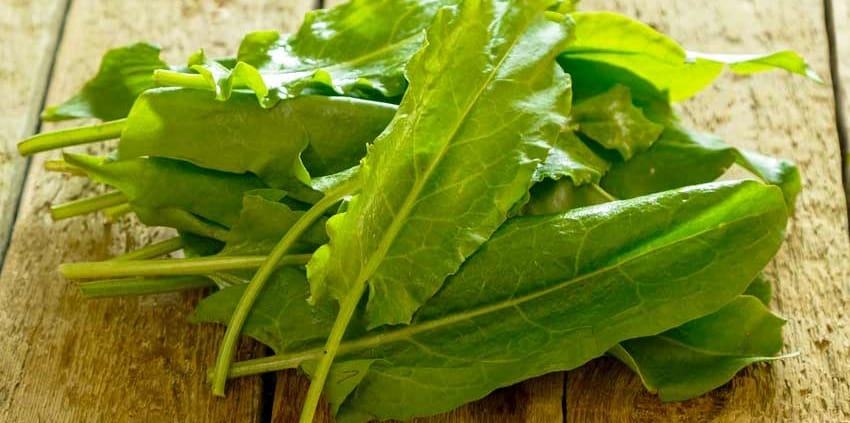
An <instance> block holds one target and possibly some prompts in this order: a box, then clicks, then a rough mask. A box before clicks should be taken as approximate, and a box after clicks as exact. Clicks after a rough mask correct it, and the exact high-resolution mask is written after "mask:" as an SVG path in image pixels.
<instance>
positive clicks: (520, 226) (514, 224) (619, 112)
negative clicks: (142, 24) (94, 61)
mask: <svg viewBox="0 0 850 423" xmlns="http://www.w3.org/2000/svg"><path fill="white" fill-rule="evenodd" d="M575 3H576V2H575V1H553V0H539V1H538V0H534V1H531V2H528V1H518V0H466V1H462V2H460V1H457V0H386V1H380V2H376V1H368V0H354V1H352V2H350V3H346V4H343V5H341V6H338V7H336V8H333V9H329V10H324V11H315V12H311V13H310V14H308V15H307V17H306V18H305V22H304V24H303V25H302V26H301V28H300V29H299V30H298V31H297V32H296V33H295V34H280V33H277V32H275V31H261V32H253V33H249V34H248V35H246V36H245V38H244V39H243V41H242V43H241V45H240V46H239V51H238V52H237V54H235V55H233V56H230V57H229V58H225V59H211V58H208V57H207V56H206V54H205V52H204V50H202V49H201V50H198V51H197V52H196V53H195V54H193V55H192V56H191V57H189V58H188V61H187V64H186V66H168V65H166V64H165V63H164V62H162V60H161V59H160V58H159V50H158V48H156V47H153V46H150V45H147V44H135V45H131V46H127V47H123V48H119V49H115V50H112V51H109V52H107V54H106V55H105V56H104V59H103V63H102V64H101V68H100V71H99V72H98V74H97V75H96V76H95V77H94V78H93V79H92V80H91V81H89V82H88V83H87V84H86V86H85V87H84V88H83V89H82V91H81V92H80V93H79V94H78V95H76V96H75V97H73V98H72V99H70V100H68V101H67V102H65V103H63V104H61V105H59V106H56V107H53V108H50V109H48V110H47V111H45V119H50V120H58V119H69V118H75V117H81V118H91V117H94V118H99V119H108V120H109V121H107V122H102V123H98V124H94V125H90V126H82V127H78V128H71V129H64V130H60V131H55V132H50V133H45V134H39V135H36V136H34V137H31V138H30V139H27V140H24V141H23V142H21V143H20V144H19V151H20V152H21V153H22V154H24V155H30V154H34V153H37V152H42V151H47V150H52V149H60V148H65V147H71V146H76V145H82V144H87V143H93V142H99V141H106V140H111V139H118V140H119V141H118V144H117V145H118V147H117V151H115V152H114V153H111V154H108V155H106V156H104V157H93V156H86V155H78V154H66V155H65V156H64V157H65V159H64V160H50V161H47V162H46V164H45V167H46V168H47V169H48V170H51V171H57V172H64V173H66V174H68V175H69V176H70V177H84V178H86V177H87V178H89V179H91V180H93V181H95V182H99V183H104V184H106V185H109V186H111V187H112V188H114V190H112V191H108V192H106V193H105V194H101V195H98V196H94V197H90V198H82V199H78V200H74V201H71V202H69V203H65V204H58V205H52V206H51V209H50V211H51V214H52V216H53V217H54V218H55V219H62V218H69V217H74V216H79V215H82V214H86V213H91V212H97V211H101V212H103V214H104V215H105V216H106V218H107V219H109V220H116V219H120V218H121V217H122V216H124V215H125V214H128V213H135V214H136V215H138V216H139V218H140V220H141V221H142V222H143V223H145V224H148V225H158V226H168V227H171V228H174V229H176V230H178V231H179V233H180V236H179V237H177V238H174V239H172V240H168V241H165V242H163V243H157V244H153V245H150V246H147V247H144V248H141V249H139V250H137V251H134V252H131V253H128V254H126V255H123V256H119V257H116V258H115V259H114V260H109V261H105V262H90V263H66V264H63V265H62V266H61V267H60V272H61V273H62V274H63V275H64V276H65V277H67V278H69V279H73V280H81V281H83V282H81V283H80V285H79V286H80V289H81V291H82V292H83V293H84V294H85V295H87V296H91V297H102V296H116V295H141V294H152V293H159V292H173V291H181V290H186V289H200V288H214V289H216V288H217V289H218V291H217V292H215V293H213V294H212V295H210V296H209V297H207V298H206V299H205V300H203V301H202V302H201V303H200V304H199V306H198V308H197V311H196V316H195V318H194V320H195V321H197V322H219V323H224V324H226V325H227V330H226V332H225V336H224V338H223V340H222V343H221V345H220V350H219V355H218V358H217V359H216V364H215V367H214V369H213V370H212V371H211V381H212V385H213V394H215V395H223V394H224V388H225V381H226V379H227V378H228V377H238V376H242V375H247V374H254V373H260V372H265V371H273V370H279V369H283V368H292V367H300V368H301V369H302V370H303V371H305V372H306V373H307V374H308V375H310V376H311V378H312V385H311V387H310V390H309V391H308V392H307V398H306V401H305V404H304V408H303V411H302V417H301V422H302V423H309V422H310V421H312V417H313V415H314V410H315V407H316V403H317V402H318V400H319V396H320V394H321V393H322V392H324V394H325V396H326V398H328V400H329V401H330V403H331V406H332V407H331V408H332V410H333V412H334V413H335V414H336V415H337V420H338V421H340V422H343V423H345V422H363V421H366V420H369V419H405V418H412V417H416V416H422V415H428V414H433V413H437V412H441V411H445V410H449V409H451V408H454V407H456V406H458V405H460V404H463V403H465V402H468V401H471V400H474V399H477V398H480V397H482V396H484V395H486V394H487V393H489V392H491V391H493V390H494V389H497V388H499V387H502V386H506V385H509V384H512V383H516V382H518V381H521V380H524V379H526V378H529V377H533V376H537V375H540V374H543V373H547V372H551V371H558V370H565V369H571V368H575V367H577V366H579V365H581V364H582V363H584V362H586V361H588V360H591V359H593V358H595V357H598V356H600V355H603V354H606V353H607V354H611V355H614V356H616V357H617V358H619V359H620V360H622V361H623V362H625V363H626V364H627V365H629V366H630V367H631V368H632V369H633V370H634V371H635V372H637V373H638V375H640V377H641V379H642V380H643V382H644V384H645V385H646V387H647V389H649V390H651V391H654V392H657V393H658V394H659V396H660V397H661V398H662V399H663V400H680V399H686V398H691V397H693V396H697V395H700V394H702V393H704V392H707V391H708V390H710V389H713V388H715V387H717V386H719V385H721V384H723V383H725V382H726V381H728V380H729V379H730V378H732V377H733V375H734V374H735V373H736V372H738V371H739V370H740V369H741V368H743V367H744V366H746V365H748V364H750V363H754V362H758V361H764V360H772V359H776V358H781V357H782V356H777V354H778V353H779V350H780V347H781V345H782V339H781V327H782V324H783V320H782V319H780V318H778V317H776V316H774V315H773V314H771V313H770V312H769V311H768V309H767V302H768V301H769V299H770V284H769V283H768V282H766V281H765V280H764V279H763V278H762V277H761V276H760V272H761V271H762V270H763V269H764V267H765V265H766V264H767V262H768V261H769V260H770V259H771V257H772V256H773V255H774V254H775V252H776V250H777V249H778V247H779V244H780V243H781V241H782V234H783V230H784V227H785V223H786V219H787V216H786V215H787V214H788V212H790V211H793V206H794V201H795V198H796V196H797V194H798V193H799V191H800V189H801V184H800V175H799V171H798V169H797V168H796V167H795V166H794V165H793V163H791V162H789V161H787V160H784V159H780V158H774V157H769V156H765V155H763V154H760V153H757V152H752V151H747V150H742V149H738V148H735V147H733V146H732V145H729V144H726V143H725V142H724V141H722V140H720V139H718V138H716V137H714V136H711V135H706V134H702V133H700V132H698V131H696V130H692V129H689V128H687V127H685V125H683V124H682V120H680V119H679V116H678V115H677V113H676V111H675V110H674V108H673V106H672V104H671V101H679V100H683V99H686V98H688V97H690V96H692V95H694V94H695V93H697V92H698V91H699V90H701V89H702V88H704V87H705V86H707V84H709V83H710V82H712V81H713V80H714V79H715V78H716V77H717V75H718V74H720V72H722V70H723V69H724V68H725V67H729V68H730V69H731V70H732V71H734V72H738V73H742V74H750V73H755V72H760V71H764V70H768V69H774V68H779V69H785V70H788V71H790V72H793V73H797V74H801V75H804V76H806V77H808V78H810V79H814V80H819V79H818V77H817V75H815V74H814V73H813V72H812V71H811V69H810V68H809V67H808V66H807V65H806V63H805V61H804V60H803V59H802V58H800V57H799V56H798V55H796V54H795V53H793V52H788V51H780V52H776V53H770V54H745V55H740V54H731V55H730V54H713V53H712V54H708V53H695V52H689V51H686V50H685V49H684V48H682V47H681V46H679V45H678V44H677V43H676V42H674V41H672V40H670V39H669V38H667V37H666V36H664V35H662V34H660V33H658V32H656V31H655V30H653V29H651V28H650V27H648V26H647V25H644V24H642V23H640V22H637V21H634V20H631V19H629V18H626V17H623V16H619V15H616V14H613V13H609V12H594V13H582V12H575V10H574V9H575ZM154 85H159V86H164V87H160V88H156V87H154ZM733 165H738V166H740V167H743V168H745V169H747V170H748V171H750V172H751V173H752V174H753V175H754V176H755V177H756V178H758V179H760V180H762V181H764V182H765V183H766V184H762V183H760V182H756V181H733V182H712V181H715V180H717V179H718V178H720V177H721V176H723V175H724V174H725V172H726V171H727V169H728V168H729V167H731V166H733ZM178 249H182V250H183V254H184V255H185V256H186V258H179V259H158V258H157V257H159V256H162V255H165V254H168V253H171V252H175V251H176V250H178ZM364 297H365V298H364ZM243 333H244V334H246V335H249V336H252V337H254V338H256V339H258V340H260V341H261V342H263V343H265V344H267V345H269V346H270V347H271V348H272V349H274V351H275V353H276V355H274V356H270V357H266V358H259V359H254V360H248V361H246V362H241V363H236V364H233V365H231V364H232V363H231V362H232V360H233V357H234V353H235V346H236V345H237V344H238V340H239V337H240V335H241V334H243Z"/></svg>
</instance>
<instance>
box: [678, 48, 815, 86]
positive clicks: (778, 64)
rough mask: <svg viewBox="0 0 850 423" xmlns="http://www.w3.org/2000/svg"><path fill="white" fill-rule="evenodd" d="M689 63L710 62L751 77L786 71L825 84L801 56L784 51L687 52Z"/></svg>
mask: <svg viewBox="0 0 850 423" xmlns="http://www.w3.org/2000/svg"><path fill="white" fill-rule="evenodd" d="M687 56H688V61H696V60H700V59H702V60H710V61H712V62H717V63H723V64H726V65H729V69H732V71H734V72H735V73H740V74H744V75H749V74H753V73H758V72H764V71H769V70H774V69H785V70H787V71H788V72H792V73H796V74H798V75H803V76H805V77H807V78H809V79H811V80H813V81H817V82H820V83H823V80H822V79H821V77H820V76H818V74H817V73H815V71H814V70H813V69H812V68H811V67H810V66H809V64H808V63H806V60H805V59H803V58H802V57H801V56H800V55H799V54H797V53H795V52H793V51H790V50H783V51H777V52H775V53H764V54H708V53H699V52H695V51H689V52H687Z"/></svg>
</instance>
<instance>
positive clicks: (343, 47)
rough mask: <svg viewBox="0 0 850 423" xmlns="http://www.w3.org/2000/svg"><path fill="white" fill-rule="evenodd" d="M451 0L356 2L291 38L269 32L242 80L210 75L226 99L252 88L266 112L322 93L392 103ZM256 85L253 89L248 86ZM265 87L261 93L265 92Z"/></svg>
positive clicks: (255, 42) (316, 14)
mask: <svg viewBox="0 0 850 423" xmlns="http://www.w3.org/2000/svg"><path fill="white" fill-rule="evenodd" d="M453 3H456V1H449V0H418V1H413V0H394V1H380V2H378V1H371V0H355V1H351V2H348V3H344V4H341V5H339V6H337V7H334V8H332V9H327V10H316V11H312V12H310V13H308V14H307V15H306V16H305V18H304V23H303V25H302V26H301V28H300V29H299V30H298V32H297V33H295V34H293V35H291V36H284V35H279V34H276V33H274V32H269V31H263V32H256V33H252V34H249V35H248V36H246V37H245V39H244V40H243V42H242V45H241V46H240V47H239V55H238V59H239V60H240V64H238V65H237V66H236V68H234V70H233V72H232V73H233V74H235V73H237V70H239V69H237V68H239V67H240V66H241V67H242V68H244V69H242V70H239V71H240V72H243V73H244V75H242V76H231V75H230V73H223V74H221V73H217V72H216V71H215V69H214V68H215V66H212V67H210V69H208V70H207V71H205V70H203V67H204V66H200V67H195V70H198V71H200V72H202V73H205V72H209V73H211V74H213V75H215V76H216V77H215V78H213V79H211V80H210V82H212V83H211V84H210V88H211V89H215V90H216V91H218V92H219V93H220V95H221V97H222V98H227V97H228V96H229V95H230V91H231V89H232V88H238V87H249V88H250V89H252V90H253V91H254V92H255V93H256V94H257V95H258V97H260V98H261V103H263V104H265V105H266V106H270V105H272V104H274V103H275V102H276V101H277V99H279V98H288V97H291V96H294V95H300V94H303V92H304V91H305V90H307V91H308V92H309V91H314V90H320V91H321V90H322V89H323V87H324V91H326V92H327V93H329V94H337V95H340V94H342V95H348V96H354V97H365V98H375V99H381V100H392V99H397V98H398V97H400V96H401V95H402V94H403V93H404V90H405V88H406V86H407V84H406V81H405V78H404V74H403V72H404V68H405V65H406V64H407V62H408V61H409V60H410V57H411V56H412V55H413V54H414V53H415V52H416V51H417V50H418V49H419V48H420V47H421V46H422V42H423V41H424V39H425V37H424V29H425V28H427V26H428V24H429V23H430V22H431V20H432V19H433V17H434V14H435V13H436V12H437V9H439V8H440V7H441V6H443V5H446V4H453ZM221 81H230V82H226V84H229V85H228V86H227V87H225V86H224V85H222V84H223V82H221ZM248 81H250V82H251V83H250V84H248V83H246V82H248ZM259 81H261V82H262V86H261V85H260V84H259Z"/></svg>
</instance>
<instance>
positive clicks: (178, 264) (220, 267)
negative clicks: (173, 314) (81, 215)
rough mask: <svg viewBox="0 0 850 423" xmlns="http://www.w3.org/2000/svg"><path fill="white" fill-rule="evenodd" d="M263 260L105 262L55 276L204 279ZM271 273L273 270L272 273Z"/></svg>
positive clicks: (293, 262)
mask: <svg viewBox="0 0 850 423" xmlns="http://www.w3.org/2000/svg"><path fill="white" fill-rule="evenodd" d="M266 258H267V257H266V256H221V257H218V256H210V257H196V258H187V259H161V260H107V261H94V262H80V263H65V264H62V265H60V266H59V272H61V273H62V276H64V277H65V278H67V279H71V280H78V279H106V278H127V277H136V276H177V275H207V274H210V273H213V272H221V271H225V270H239V269H256V268H257V267H259V266H260V265H262V264H264V263H265V262H266ZM309 260H310V254H296V255H289V256H284V257H281V258H280V260H277V261H275V268H276V267H277V266H298V265H304V264H306V263H307V261H309ZM272 270H274V269H272Z"/></svg>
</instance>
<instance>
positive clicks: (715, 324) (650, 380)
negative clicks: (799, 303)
mask: <svg viewBox="0 0 850 423" xmlns="http://www.w3.org/2000/svg"><path fill="white" fill-rule="evenodd" d="M783 324H785V320H783V319H781V318H779V317H777V316H775V315H773V314H772V313H771V312H770V311H768V309H767V307H765V305H764V304H762V303H761V302H760V301H759V299H757V298H756V297H751V296H749V295H741V296H739V297H738V298H736V299H735V300H733V301H732V302H730V303H729V304H726V305H725V306H723V308H721V309H720V310H719V311H717V312H715V313H712V314H710V315H708V316H705V317H703V318H700V319H697V320H694V321H692V322H688V323H686V324H684V325H682V326H680V327H678V328H675V329H673V330H670V331H667V332H664V333H662V334H660V335H656V336H650V337H646V338H637V339H630V340H628V341H625V342H623V343H622V344H620V345H618V346H616V347H614V348H613V349H611V351H609V352H610V353H611V354H612V355H613V356H615V357H617V358H618V359H619V360H620V361H622V362H623V363H625V364H626V365H628V366H629V367H631V368H632V370H634V371H635V372H637V373H638V374H639V375H640V378H641V380H642V381H643V383H644V385H646V388H647V389H649V390H650V391H652V392H658V396H660V397H661V399H662V400H664V401H681V400H685V399H688V398H693V397H695V396H698V395H702V394H704V393H706V392H708V391H710V390H712V389H714V388H717V387H718V386H720V385H723V384H724V383H726V382H727V381H728V380H729V379H731V378H732V376H734V375H735V373H737V372H738V371H739V370H741V369H742V368H744V367H746V366H748V365H750V364H752V363H756V362H759V361H765V360H775V359H776V358H777V357H776V354H777V353H778V352H779V350H780V349H781V348H782V325H783Z"/></svg>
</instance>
